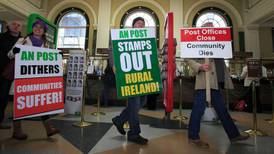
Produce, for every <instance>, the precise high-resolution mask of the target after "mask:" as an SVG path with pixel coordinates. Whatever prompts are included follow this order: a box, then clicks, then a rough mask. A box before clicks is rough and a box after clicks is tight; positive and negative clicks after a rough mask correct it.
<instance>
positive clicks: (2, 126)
mask: <svg viewBox="0 0 274 154" xmlns="http://www.w3.org/2000/svg"><path fill="white" fill-rule="evenodd" d="M10 128H11V127H10V126H9V125H5V124H3V123H0V129H10Z"/></svg>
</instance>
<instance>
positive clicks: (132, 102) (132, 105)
mask: <svg viewBox="0 0 274 154" xmlns="http://www.w3.org/2000/svg"><path fill="white" fill-rule="evenodd" d="M132 27H133V28H144V27H145V20H144V19H143V18H142V17H137V18H135V19H134V20H133V22H132ZM111 58H113V57H112V56H111ZM112 64H113V63H112ZM114 72H115V68H114ZM145 102H146V96H135V97H130V98H128V105H127V107H126V108H125V109H124V110H123V111H122V112H121V114H120V115H119V116H116V117H114V118H113V119H112V122H113V124H114V125H115V126H116V128H117V129H118V131H119V133H120V134H122V135H125V134H126V132H125V130H124V128H123V125H124V123H125V122H126V121H128V122H129V127H130V130H129V131H128V133H127V139H128V140H129V141H131V142H134V143H137V144H141V145H144V144H147V142H148V139H146V138H144V137H142V136H141V135H140V133H141V129H140V122H139V115H138V113H139V110H140V108H141V107H142V106H143V105H144V103H145Z"/></svg>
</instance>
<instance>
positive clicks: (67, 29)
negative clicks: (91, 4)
mask: <svg viewBox="0 0 274 154" xmlns="http://www.w3.org/2000/svg"><path fill="white" fill-rule="evenodd" d="M55 23H57V25H58V41H57V42H58V43H57V47H58V48H81V49H87V45H88V44H87V40H88V29H89V28H88V27H89V19H88V17H87V15H86V13H85V12H84V11H82V10H81V9H78V8H69V9H66V10H64V11H62V12H61V13H60V14H59V16H58V17H57V18H56V21H55Z"/></svg>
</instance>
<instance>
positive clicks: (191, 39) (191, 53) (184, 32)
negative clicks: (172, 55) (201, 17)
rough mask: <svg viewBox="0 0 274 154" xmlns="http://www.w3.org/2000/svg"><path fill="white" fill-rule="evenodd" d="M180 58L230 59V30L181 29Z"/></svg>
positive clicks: (226, 28) (227, 28)
mask: <svg viewBox="0 0 274 154" xmlns="http://www.w3.org/2000/svg"><path fill="white" fill-rule="evenodd" d="M181 57H182V58H225V59H227V58H232V45H231V32H230V28H229V27H225V28H182V29H181Z"/></svg>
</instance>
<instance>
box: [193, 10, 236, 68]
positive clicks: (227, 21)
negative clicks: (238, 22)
mask: <svg viewBox="0 0 274 154" xmlns="http://www.w3.org/2000/svg"><path fill="white" fill-rule="evenodd" d="M208 23H212V24H213V27H232V21H231V18H230V17H229V16H228V14H227V13H226V12H225V11H223V10H221V9H219V8H215V7H207V8H204V9H202V10H200V11H199V12H197V13H196V15H195V17H194V19H193V27H202V25H204V24H208ZM232 34H233V28H231V38H233V35H232ZM233 50H234V45H233V40H232V51H233ZM225 64H226V66H227V67H229V60H225Z"/></svg>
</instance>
